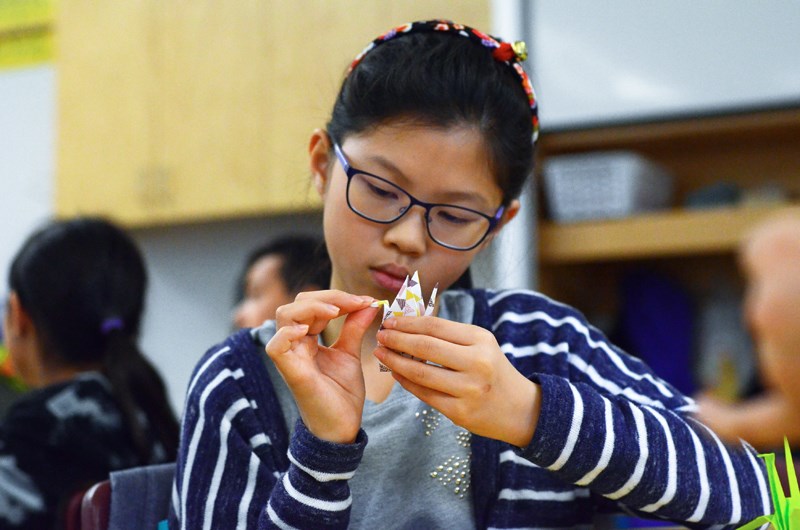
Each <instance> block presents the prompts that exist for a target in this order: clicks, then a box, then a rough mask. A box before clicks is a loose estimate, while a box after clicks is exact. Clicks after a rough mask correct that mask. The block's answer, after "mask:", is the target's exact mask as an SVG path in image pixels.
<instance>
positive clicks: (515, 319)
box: [492, 311, 673, 397]
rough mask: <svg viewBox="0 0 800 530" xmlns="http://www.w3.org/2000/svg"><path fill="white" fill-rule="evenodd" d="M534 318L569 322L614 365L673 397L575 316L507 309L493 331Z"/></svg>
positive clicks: (553, 322) (554, 324)
mask: <svg viewBox="0 0 800 530" xmlns="http://www.w3.org/2000/svg"><path fill="white" fill-rule="evenodd" d="M534 320H542V321H544V322H546V323H547V324H548V325H549V326H551V327H554V328H557V327H560V326H561V325H563V324H568V325H570V326H572V327H573V328H574V329H575V331H577V332H578V333H579V334H580V335H581V336H583V338H584V339H585V340H586V342H587V344H589V346H590V347H592V348H595V349H596V348H599V349H601V350H603V352H605V354H606V356H607V357H608V358H609V360H610V361H611V362H612V364H614V366H616V367H617V369H619V371H621V372H622V373H624V374H625V375H627V376H628V377H630V378H632V379H635V380H636V381H641V380H646V381H648V382H649V383H651V384H652V385H653V386H655V387H656V389H658V391H659V392H661V394H662V395H664V396H666V397H673V393H672V392H670V390H669V389H668V388H667V386H666V385H665V384H664V383H663V382H662V381H660V380H659V379H658V378H656V377H653V375H652V374H650V373H636V372H634V371H632V370H631V369H630V368H628V366H627V365H626V364H625V363H624V362H623V361H622V358H620V356H619V354H617V352H615V351H614V350H613V349H612V348H611V347H610V346H609V345H608V344H607V343H606V342H605V341H597V340H594V339H593V338H592V337H591V336H590V334H589V328H587V327H586V326H585V325H584V324H583V323H582V322H581V321H580V320H578V319H577V318H575V317H564V318H560V319H557V318H553V317H552V316H551V315H549V314H547V313H545V312H544V311H534V312H533V313H525V314H517V313H513V312H511V311H507V312H505V313H503V314H502V315H500V317H499V318H498V319H497V320H496V321H495V323H494V324H493V325H492V331H497V328H498V327H499V326H500V324H502V323H503V322H511V323H513V324H528V323H530V322H533V321H534Z"/></svg>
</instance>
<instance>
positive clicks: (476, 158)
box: [309, 123, 519, 300]
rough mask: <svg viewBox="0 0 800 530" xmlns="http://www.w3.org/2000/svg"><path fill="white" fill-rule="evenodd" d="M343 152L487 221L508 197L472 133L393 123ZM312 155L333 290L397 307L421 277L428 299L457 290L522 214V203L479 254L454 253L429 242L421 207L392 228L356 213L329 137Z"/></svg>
mask: <svg viewBox="0 0 800 530" xmlns="http://www.w3.org/2000/svg"><path fill="white" fill-rule="evenodd" d="M340 147H341V149H342V151H343V153H344V155H345V156H346V157H347V160H348V162H349V163H350V165H351V166H352V167H355V168H358V169H359V170H362V171H365V172H368V173H371V174H373V175H377V176H380V177H382V178H384V179H386V180H388V181H390V182H392V183H394V184H396V185H397V186H399V187H401V188H402V189H404V190H405V191H407V192H408V193H409V194H411V195H412V196H414V197H415V198H417V199H419V200H421V201H424V202H428V203H444V204H451V205H456V206H463V207H467V208H471V209H473V210H477V211H479V212H483V213H485V214H486V215H488V216H492V215H494V213H495V212H496V211H497V209H498V207H499V206H500V203H501V200H502V190H501V189H500V188H499V187H498V185H497V184H496V182H495V178H494V175H493V174H492V172H491V169H490V166H489V156H488V152H487V150H486V147H485V146H484V142H483V139H482V137H481V135H480V133H479V132H477V131H475V130H473V129H470V128H466V127H453V128H449V129H436V128H431V127H426V126H422V125H415V124H409V123H395V124H387V125H382V126H379V127H377V128H375V129H372V130H370V131H369V132H366V133H362V134H359V135H354V136H349V137H348V138H347V139H346V140H345V141H344V143H343V144H342V145H341V146H340ZM309 150H310V154H311V168H312V172H313V176H314V182H315V186H316V188H317V190H318V192H319V193H320V196H321V197H322V199H323V202H324V216H323V223H324V230H325V241H326V244H327V246H328V252H329V254H330V257H331V262H332V265H333V275H332V279H331V287H332V288H334V289H341V290H343V291H346V292H350V293H353V294H359V295H371V296H373V297H375V298H378V299H389V300H391V299H393V298H394V296H395V295H396V294H397V291H398V290H399V289H400V287H401V285H402V282H403V280H404V279H405V277H406V275H407V274H413V273H414V271H419V277H420V281H421V283H422V287H423V289H424V294H425V297H426V298H427V297H428V296H429V295H430V291H431V289H432V288H433V286H434V285H435V284H436V283H437V282H438V283H439V288H440V290H443V289H446V288H447V287H449V286H450V285H451V284H453V282H455V281H456V280H457V279H458V278H459V276H461V274H462V273H463V272H464V271H465V270H466V269H467V267H468V266H469V264H470V263H471V262H472V260H473V258H474V257H475V255H476V254H477V253H478V252H479V251H480V250H481V249H482V248H483V247H484V246H485V245H486V244H488V242H489V240H490V239H491V238H492V237H493V235H494V234H496V233H497V231H498V229H499V227H500V226H502V225H503V224H505V223H506V222H508V221H509V220H510V219H511V218H513V217H514V215H516V213H517V211H518V210H519V203H518V202H517V201H514V202H513V203H512V204H511V205H509V207H508V208H507V209H506V211H505V213H504V214H503V219H502V220H501V222H500V224H499V226H498V227H497V228H496V229H495V230H494V231H493V232H492V234H490V236H489V237H487V238H486V239H485V240H484V242H483V243H481V244H480V245H478V246H477V247H476V248H474V249H472V250H469V251H458V250H452V249H448V248H446V247H443V246H441V245H439V244H437V243H436V242H434V241H433V240H432V239H431V238H430V236H429V235H428V231H427V228H426V223H425V210H424V209H423V208H422V207H420V206H413V207H411V209H410V211H408V212H407V213H406V214H405V215H404V216H403V217H401V218H400V219H398V220H397V221H395V222H393V223H390V224H380V223H376V222H373V221H369V220H367V219H364V218H362V217H360V216H359V215H357V214H356V213H354V212H353V211H352V210H351V209H350V207H349V206H348V204H347V197H346V193H347V192H346V190H347V180H348V179H347V175H346V173H345V170H344V168H343V167H342V165H341V164H340V163H339V162H338V160H337V158H336V156H335V155H334V154H333V151H332V146H331V144H330V140H329V138H328V136H327V134H326V133H325V132H324V131H316V132H315V133H314V135H313V136H312V139H311V144H310V148H309Z"/></svg>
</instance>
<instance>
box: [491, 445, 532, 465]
mask: <svg viewBox="0 0 800 530" xmlns="http://www.w3.org/2000/svg"><path fill="white" fill-rule="evenodd" d="M503 462H511V463H513V464H520V465H522V466H529V467H539V466H537V465H536V464H534V463H533V462H531V461H530V460H527V459H525V458H522V457H521V456H519V455H518V454H516V453H515V452H514V451H512V450H511V449H509V450H507V451H503V452H502V453H500V463H501V464H502V463H503Z"/></svg>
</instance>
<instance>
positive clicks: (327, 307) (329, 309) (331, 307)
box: [325, 304, 339, 313]
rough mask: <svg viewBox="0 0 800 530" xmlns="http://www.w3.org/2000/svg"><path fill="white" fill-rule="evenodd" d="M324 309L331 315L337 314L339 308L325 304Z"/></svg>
mask: <svg viewBox="0 0 800 530" xmlns="http://www.w3.org/2000/svg"><path fill="white" fill-rule="evenodd" d="M325 309H327V310H328V311H330V312H331V313H338V312H339V308H338V307H337V306H335V305H333V304H325Z"/></svg>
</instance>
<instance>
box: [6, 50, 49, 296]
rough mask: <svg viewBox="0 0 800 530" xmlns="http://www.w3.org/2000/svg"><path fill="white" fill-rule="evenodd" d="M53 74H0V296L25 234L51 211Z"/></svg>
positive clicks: (45, 71) (45, 70)
mask: <svg viewBox="0 0 800 530" xmlns="http://www.w3.org/2000/svg"><path fill="white" fill-rule="evenodd" d="M55 103H56V100H55V72H54V71H53V68H52V66H40V67H36V68H22V69H17V70H8V71H5V72H0V197H2V200H0V273H1V274H2V277H0V294H2V295H3V298H5V294H7V293H6V291H7V288H8V287H7V285H8V281H7V278H8V266H9V265H10V261H11V258H12V257H13V256H14V253H15V252H16V251H17V248H18V247H19V246H20V245H21V244H22V242H23V240H24V239H25V237H26V236H27V234H28V233H29V232H30V231H31V230H32V229H33V228H34V227H36V226H37V225H38V224H40V223H42V222H43V221H44V220H45V219H47V218H48V217H49V215H50V213H51V212H52V202H53V201H52V195H53V167H54V153H53V146H54V137H55V127H54V124H55Z"/></svg>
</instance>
